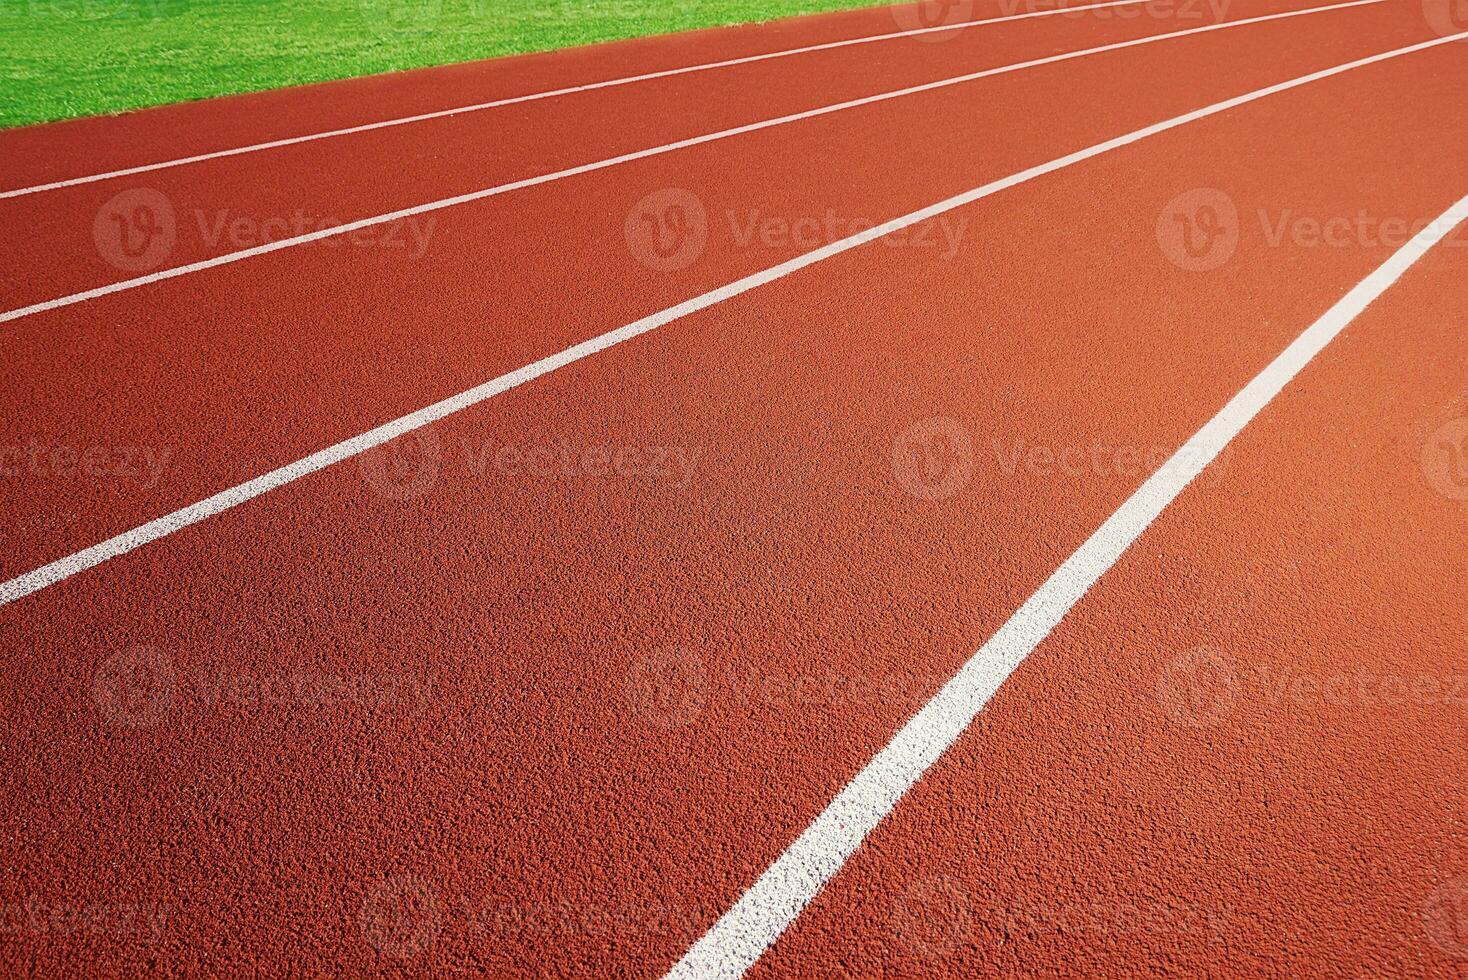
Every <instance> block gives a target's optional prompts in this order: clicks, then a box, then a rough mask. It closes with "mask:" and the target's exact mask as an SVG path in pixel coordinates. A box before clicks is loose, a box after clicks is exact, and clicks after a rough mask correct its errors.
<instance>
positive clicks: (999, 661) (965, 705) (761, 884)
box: [667, 197, 1468, 980]
mask: <svg viewBox="0 0 1468 980" xmlns="http://www.w3.org/2000/svg"><path fill="white" fill-rule="evenodd" d="M1465 220H1468V197H1465V198H1463V199H1462V200H1460V201H1458V203H1457V204H1455V205H1453V206H1452V208H1450V209H1449V210H1448V211H1447V212H1446V213H1444V214H1443V215H1442V216H1441V217H1439V218H1438V219H1437V220H1436V221H1434V222H1433V223H1432V224H1431V225H1429V226H1428V227H1427V228H1425V229H1423V230H1422V231H1421V232H1420V233H1419V234H1418V235H1416V236H1415V237H1414V238H1413V239H1412V240H1411V241H1410V242H1408V243H1407V244H1406V245H1405V246H1403V247H1402V249H1401V250H1400V251H1398V252H1397V253H1396V254H1395V255H1393V256H1392V257H1391V258H1390V259H1388V260H1387V262H1386V264H1384V265H1383V266H1381V268H1379V269H1377V270H1376V271H1375V272H1373V273H1372V274H1371V275H1370V276H1368V277H1367V278H1366V279H1364V280H1363V281H1362V282H1361V283H1359V284H1358V285H1357V286H1356V287H1355V288H1354V289H1352V290H1351V291H1350V292H1349V293H1347V294H1346V295H1345V296H1344V297H1342V299H1341V300H1340V301H1339V302H1338V303H1336V304H1335V305H1334V306H1332V307H1331V308H1330V309H1329V310H1328V311H1326V313H1325V315H1324V316H1322V317H1321V318H1320V319H1319V320H1316V321H1315V322H1314V323H1313V324H1311V325H1310V327H1309V329H1307V330H1306V331H1305V332H1304V333H1302V334H1301V335H1300V336H1299V337H1297V338H1295V340H1294V342H1293V343H1291V344H1290V345H1289V346H1288V347H1286V348H1285V349H1284V351H1283V353H1281V354H1280V355H1279V356H1278V357H1276V358H1275V359H1274V360H1273V361H1272V362H1271V363H1270V364H1269V366H1268V367H1266V368H1265V369H1264V370H1263V371H1261V372H1260V373H1259V374H1258V375H1257V376H1256V377H1255V378H1254V379H1253V380H1252V381H1250V382H1249V384H1248V385H1246V386H1245V387H1244V389H1243V390H1242V391H1240V392H1239V393H1238V394H1237V395H1235V396H1234V397H1233V398H1232V399H1231V400H1230V401H1229V403H1228V404H1227V405H1225V406H1224V407H1223V408H1222V409H1221V410H1220V411H1219V413H1218V414H1217V415H1215V416H1214V417H1213V418H1212V419H1211V420H1210V421H1209V422H1208V423H1207V424H1206V425H1204V426H1203V428H1201V429H1199V430H1198V432H1197V433H1196V434H1194V436H1193V437H1192V438H1191V439H1189V440H1188V441H1187V442H1186V443H1184V444H1183V446H1182V448H1180V449H1179V450H1178V451H1177V453H1176V454H1175V455H1174V456H1173V457H1172V458H1171V459H1170V460H1168V462H1167V463H1165V464H1164V465H1163V466H1162V467H1161V468H1160V469H1159V470H1158V471H1157V472H1156V473H1154V474H1153V475H1152V476H1151V478H1149V479H1148V480H1147V482H1145V483H1143V484H1142V486H1141V487H1140V488H1139V489H1138V490H1137V491H1136V493H1134V494H1132V496H1131V497H1129V498H1128V499H1127V501H1126V502H1125V503H1123V504H1122V505H1121V507H1120V508H1119V509H1118V510H1117V511H1116V513H1114V514H1112V515H1111V517H1109V518H1108V519H1107V520H1106V522H1105V523H1104V524H1102V525H1101V526H1100V527H1099V528H1097V529H1096V532H1095V533H1094V534H1092V535H1091V537H1090V538H1088V539H1087V540H1086V542H1085V543H1084V544H1082V545H1081V546H1080V547H1079V548H1077V549H1076V551H1075V552H1074V553H1073V554H1072V555H1071V556H1070V557H1069V558H1068V559H1066V561H1065V563H1064V564H1062V565H1061V566H1060V567H1059V568H1058V569H1056V570H1055V574H1053V575H1051V576H1050V578H1048V579H1047V580H1046V581H1045V584H1043V585H1041V586H1040V588H1039V589H1038V590H1037V591H1036V592H1035V594H1034V595H1032V596H1030V598H1029V599H1028V600H1026V601H1025V603H1024V605H1022V606H1020V608H1019V610H1018V611H1017V612H1016V613H1015V614H1014V615H1013V616H1011V617H1010V618H1009V620H1008V622H1006V623H1005V624H1004V625H1003V626H1001V627H1000V628H999V631H998V632H997V633H995V634H994V636H993V637H991V638H990V640H989V642H987V643H985V644H984V645H983V646H982V647H981V648H980V649H979V651H978V652H977V653H975V654H974V655H973V656H972V657H971V658H970V659H969V660H968V661H967V662H966V663H965V664H964V665H963V667H961V668H960V669H959V671H958V673H957V674H955V675H954V677H953V679H952V680H950V681H949V682H948V683H947V684H945V685H944V686H943V689H942V690H940V691H939V692H938V693H937V694H936V695H934V697H933V699H932V700H931V701H929V702H928V703H927V704H926V705H924V706H923V708H922V709H921V710H920V711H919V712H918V713H917V714H915V715H914V716H913V717H912V718H911V719H910V720H909V721H908V722H907V724H906V725H904V726H903V727H902V729H901V730H900V731H898V733H897V734H896V735H895V736H894V737H893V739H892V741H891V742H890V743H888V745H887V747H886V748H884V749H883V750H882V751H881V752H879V753H878V754H877V755H876V756H875V757H874V758H873V759H872V761H871V762H869V763H867V765H866V768H864V769H862V771H861V772H859V773H857V775H856V776H855V777H854V778H853V779H852V780H851V782H850V783H848V784H847V785H846V787H845V789H843V790H842V791H841V792H840V793H839V794H837V796H836V798H835V799H833V800H832V801H831V802H830V804H829V805H827V807H826V809H825V810H824V811H822V812H821V814H820V816H818V817H816V819H815V821H814V822H813V823H811V825H810V826H809V827H808V828H806V830H805V831H804V832H803V833H802V834H801V835H800V836H799V837H798V838H796V840H795V842H794V843H793V844H791V845H790V847H789V848H787V849H786V851H785V853H783V854H781V855H780V857H779V858H777V859H776V860H775V862H774V863H773V864H771V865H770V867H769V868H768V869H767V870H766V871H765V873H764V874H762V875H761V876H760V877H759V880H757V881H756V882H755V883H754V884H753V885H752V886H751V887H750V889H749V890H748V891H746V892H745V893H744V894H743V895H742V896H741V897H740V898H739V900H738V901H737V902H735V903H734V906H733V907H732V908H730V909H729V911H728V912H726V913H724V915H723V917H722V918H720V919H719V921H718V922H716V923H715V924H714V926H713V928H711V929H710V930H709V931H708V932H707V933H705V934H704V936H703V938H701V939H699V940H698V942H696V943H695V944H694V945H693V947H692V948H691V949H689V950H688V952H687V953H686V954H685V955H684V957H683V958H682V959H681V960H680V961H679V962H678V963H677V964H676V965H675V966H674V967H673V969H672V970H671V971H669V973H668V974H667V975H668V977H669V978H672V980H685V978H693V977H699V978H706V977H739V976H742V975H743V974H744V972H745V971H746V970H748V969H749V968H750V967H751V966H753V965H754V963H755V961H756V960H758V959H759V958H760V956H761V955H763V954H764V951H765V950H766V949H768V948H769V947H770V945H771V944H772V943H774V942H775V940H777V939H779V938H780V936H781V935H782V934H783V933H784V932H785V930H786V929H787V928H789V926H790V923H791V922H793V921H795V918H796V917H797V916H799V915H800V913H801V912H802V911H803V910H804V909H805V907H806V906H807V905H809V904H810V902H811V900H812V899H813V898H815V896H816V894H817V893H818V892H820V890H821V889H822V888H824V887H825V885H826V883H827V882H828V881H830V880H831V878H832V877H833V876H834V875H835V874H836V873H837V872H838V871H840V870H841V867H842V865H844V864H845V863H846V861H847V859H848V858H850V857H851V855H852V854H853V853H855V852H856V849H857V848H858V847H860V846H861V844H862V842H863V841H864V840H866V838H867V835H868V834H870V833H871V832H872V831H873V830H874V829H875V828H876V826H877V825H878V824H879V823H881V822H882V820H883V819H884V818H885V817H886V816H887V814H889V813H891V812H892V809H893V808H894V807H895V806H896V805H897V803H898V801H899V800H901V798H902V796H903V794H905V793H906V792H907V791H908V790H909V789H911V788H912V786H913V785H914V784H915V783H917V781H918V780H919V779H921V778H922V776H923V774H924V773H925V772H927V771H928V769H929V768H930V767H931V766H932V765H933V764H934V763H935V762H937V761H938V759H939V758H940V757H942V755H943V753H944V752H946V751H947V750H948V747H949V746H950V745H952V744H953V743H954V742H955V741H956V740H957V739H958V737H959V736H960V735H962V734H963V732H964V731H965V729H967V728H968V726H969V724H970V723H971V722H972V721H973V719H974V717H975V716H976V715H978V713H979V712H980V711H981V710H983V707H984V705H985V704H986V703H987V702H988V700H989V699H990V698H991V697H993V695H994V692H995V691H997V690H998V689H999V687H1000V686H1001V685H1002V684H1003V683H1004V681H1005V680H1006V679H1007V678H1008V677H1009V675H1010V674H1012V673H1013V672H1014V670H1015V669H1016V668H1017V667H1018V666H1019V665H1020V663H1022V662H1023V661H1024V659H1025V658H1026V657H1027V656H1029V654H1030V653H1031V652H1032V651H1033V650H1034V649H1035V647H1037V646H1039V645H1040V643H1041V642H1042V641H1043V640H1044V639H1045V637H1046V636H1048V635H1049V634H1050V631H1051V630H1053V629H1054V628H1055V626H1056V624H1058V623H1059V622H1060V621H1061V619H1062V618H1064V617H1065V615H1066V614H1067V613H1068V612H1070V610H1071V608H1072V607H1073V606H1074V605H1075V604H1076V603H1077V602H1079V601H1080V599H1081V597H1082V596H1084V595H1085V594H1086V592H1087V591H1088V590H1090V588H1091V586H1093V585H1094V584H1096V581H1097V580H1098V579H1100V578H1101V576H1102V575H1104V574H1105V573H1106V571H1107V570H1108V569H1109V568H1111V567H1112V565H1114V564H1116V561H1117V560H1118V559H1119V558H1120V557H1121V556H1122V554H1123V553H1124V552H1125V551H1126V550H1127V548H1129V547H1130V546H1131V544H1132V542H1134V541H1136V540H1137V538H1138V537H1140V536H1141V534H1142V532H1143V531H1145V530H1146V529H1147V528H1148V526H1150V525H1151V524H1152V522H1153V521H1154V520H1156V519H1157V517H1158V515H1159V514H1161V513H1162V511H1163V510H1164V509H1165V508H1166V507H1167V506H1168V504H1170V503H1172V501H1173V500H1174V499H1176V498H1177V496H1178V494H1180V493H1181V492H1182V491H1183V488H1184V487H1186V486H1187V485H1188V484H1189V483H1190V482H1191V481H1192V479H1193V477H1195V476H1196V475H1197V474H1198V472H1199V471H1200V470H1201V469H1203V468H1204V467H1205V466H1207V465H1208V464H1209V463H1210V462H1212V461H1213V460H1214V458H1216V457H1217V455H1218V454H1219V453H1220V452H1222V451H1223V449H1224V448H1225V447H1226V446H1227V445H1228V444H1229V442H1230V441H1232V439H1233V438H1234V437H1235V436H1236V435H1238V434H1239V432H1240V431H1241V430H1242V429H1243V428H1244V426H1245V425H1247V424H1248V423H1249V422H1250V420H1252V419H1253V418H1254V417H1255V416H1256V415H1258V414H1259V412H1260V411H1261V410H1262V409H1263V408H1264V406H1266V405H1268V404H1269V402H1270V401H1271V400H1272V399H1273V398H1274V396H1275V395H1277V394H1279V392H1280V391H1281V390H1282V389H1283V388H1284V386H1285V385H1287V384H1288V383H1289V382H1290V380H1291V379H1293V378H1294V377H1295V375H1297V374H1299V373H1300V371H1301V370H1302V369H1303V368H1304V367H1305V365H1307V364H1309V363H1310V361H1311V360H1312V359H1313V358H1314V357H1315V355H1316V354H1318V353H1320V351H1321V350H1323V349H1324V348H1325V346H1326V345H1327V344H1329V343H1330V342H1331V341H1332V340H1334V339H1335V338H1336V336H1337V335H1339V334H1340V332H1341V331H1342V330H1344V329H1345V328H1346V326H1347V325H1349V324H1350V323H1351V322H1352V321H1353V320H1355V318H1356V317H1357V316H1358V315H1359V314H1360V313H1361V311H1362V310H1364V309H1366V307H1367V306H1369V305H1370V304H1371V303H1372V302H1374V301H1375V300H1376V299H1377V297H1379V296H1381V294H1382V293H1384V292H1385V291H1386V290H1387V289H1388V288H1389V287H1390V286H1391V285H1392V284H1393V283H1395V282H1396V281H1397V280H1398V279H1400V278H1401V277H1402V274H1403V273H1405V272H1406V271H1407V270H1408V269H1409V268H1411V267H1412V264H1413V263H1415V262H1416V261H1417V260H1418V259H1420V258H1421V257H1422V256H1423V255H1425V254H1426V253H1427V252H1428V251H1429V250H1430V249H1431V248H1432V247H1433V246H1434V245H1436V244H1438V243H1439V242H1440V241H1442V239H1443V238H1444V237H1446V236H1447V235H1448V233H1449V232H1451V231H1452V230H1453V229H1454V228H1456V227H1457V226H1458V225H1460V224H1462V223H1463V222H1464V221H1465Z"/></svg>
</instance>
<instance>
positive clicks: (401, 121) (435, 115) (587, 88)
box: [0, 0, 1151, 198]
mask: <svg viewBox="0 0 1468 980" xmlns="http://www.w3.org/2000/svg"><path fill="white" fill-rule="evenodd" d="M1149 2H1151V0H1108V2H1106V3H1093V4H1087V5H1085V6H1076V7H1059V8H1056V9H1054V10H1040V11H1035V12H1033V13H1026V14H1012V15H1009V16H1006V17H993V18H990V19H988V20H970V21H961V22H959V23H956V24H944V25H940V26H938V27H922V28H918V29H916V30H911V31H897V32H895V33H892V34H876V35H871V36H868V37H855V38H849V39H847V40H843V41H831V42H828V43H825V44H812V45H808V46H806V47H803V48H790V49H789V50H785V51H772V52H769V53H766V54H756V55H748V56H746V57H742V58H729V59H728V60H725V61H713V62H708V63H707V64H701V65H689V66H688V67H685V68H670V69H667V70H666V71H654V72H647V73H646V74H642V75H630V76H627V77H624V78H612V79H608V80H606V81H601V82H590V83H588V84H586V85H573V86H569V87H567V88H558V89H552V90H550V91H545V92H532V93H530V94H528V95H516V96H512V97H509V98H504V99H495V100H494V101H492V102H479V103H475V104H474V105H464V106H458V107H457V108H453V109H439V110H437V111H434V112H424V113H419V114H418V115H415V116H402V117H399V118H396V119H384V120H382V121H381V122H374V123H364V124H363V125H360V126H348V127H346V128H344V129H329V130H325V131H323V132H320V133H308V134H306V135H305V136H292V137H287V138H285V139H278V140H270V141H269V142H266V143H252V144H250V145H248V146H239V147H234V148H232V149H228V150H216V151H214V152H211V153H200V154H198V155H196V156H189V157H179V158H178V159H175V160H165V161H163V162H161V163H148V164H143V165H141V166H137V167H128V168H126V169H124V170H109V171H107V172H106V173H99V174H91V175H89V176H86V177H73V178H70V179H68V180H57V181H53V182H51V183H49V184H37V185H35V186H34V187H21V188H18V189H17V190H13V191H3V192H0V198H7V197H23V196H25V195H27V194H39V193H41V192H42V191H52V190H57V189H59V188H62V187H75V186H77V185H78V184H91V183H95V182H97V181H100V180H111V179H113V178H115V177H126V176H130V175H132V174H142V173H148V172H150V171H154V170H166V169H168V168H170V167H181V166H184V165H185V164H190V163H200V162H202V161H204V160H218V159H220V158H221V157H232V156H239V155H240V154H244V153H256V152H258V151H260V150H273V149H276V148H277V147H282V146H294V145H295V144H297V143H309V142H312V141H313V140H324V139H331V138H332V137H336V136H349V135H351V134H353V133H366V132H369V131H371V130H374V129H387V128H389V127H392V126H405V125H407V124H408V123H416V122H425V121H427V120H429V119H443V118H445V117H447V116H454V115H458V114H461V113H469V112H480V111H482V110H484V109H497V108H500V107H502V106H507V105H517V104H519V103H521V102H538V101H540V100H541V99H553V98H557V97H559V96H562V95H575V94H577V93H579V92H594V91H596V90H597V89H604V88H615V87H617V86H621V85H632V84H634V83H636V82H647V81H652V80H654V79H658V78H672V77H673V76H675V75H688V74H692V73H694V72H700V71H712V70H713V69H716V68H731V67H733V66H735V65H748V64H752V63H754V62H757V61H770V60H773V59H775V58H789V57H791V56H793V55H798V54H810V53H811V52H814V51H830V50H833V49H835V48H845V47H851V46H852V45H857V44H872V43H874V42H877V41H890V40H893V39H895V38H902V37H916V36H918V35H920V34H934V33H938V32H940V31H958V30H963V29H964V28H966V27H978V26H980V25H984V24H1003V23H1005V22H1007V21H1012V20H1027V19H1029V18H1033V17H1053V16H1055V15H1056V14H1067V13H1073V12H1075V11H1078V10H1097V9H1100V8H1102V7H1125V6H1131V5H1135V4H1141V3H1149Z"/></svg>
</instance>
